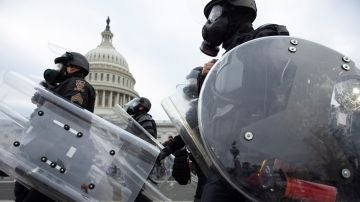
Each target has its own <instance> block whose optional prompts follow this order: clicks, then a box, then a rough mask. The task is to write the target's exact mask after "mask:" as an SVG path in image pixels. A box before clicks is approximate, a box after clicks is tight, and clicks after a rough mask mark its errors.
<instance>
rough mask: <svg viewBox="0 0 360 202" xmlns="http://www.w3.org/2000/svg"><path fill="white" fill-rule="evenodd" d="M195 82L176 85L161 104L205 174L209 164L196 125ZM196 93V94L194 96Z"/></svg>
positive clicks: (196, 100) (196, 99) (196, 101)
mask: <svg viewBox="0 0 360 202" xmlns="http://www.w3.org/2000/svg"><path fill="white" fill-rule="evenodd" d="M196 89H197V87H196V86H195V83H194V82H192V83H188V84H184V85H178V86H177V90H176V92H175V93H174V94H173V95H171V96H169V97H167V98H165V99H164V100H162V102H161V105H162V107H163V108H164V110H165V112H166V113H167V115H168V116H169V118H170V120H171V122H172V123H173V124H174V126H175V128H176V129H177V131H178V133H179V135H180V136H181V138H182V139H183V141H184V142H185V143H186V146H187V148H188V149H189V150H190V152H191V154H192V155H193V157H194V159H195V160H196V163H197V164H198V165H199V167H200V169H201V170H202V171H203V173H204V174H205V175H207V173H208V169H209V167H210V165H211V161H210V158H209V157H208V155H207V154H206V151H205V148H204V145H203V142H202V140H201V137H200V133H199V127H198V116H197V110H198V98H197V92H196ZM195 95H196V96H195Z"/></svg>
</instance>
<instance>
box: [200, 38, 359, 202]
mask: <svg viewBox="0 0 360 202" xmlns="http://www.w3.org/2000/svg"><path fill="white" fill-rule="evenodd" d="M359 106H360V75H359V70H358V69H357V68H356V67H355V64H354V63H353V62H352V61H351V60H350V59H349V58H348V57H345V56H344V55H342V54H340V53H338V52H336V51H334V50H331V49H329V48H326V47H324V46H322V45H319V44H316V43H313V42H310V41H306V40H303V39H297V38H292V37H266V38H261V39H257V40H253V41H250V42H247V43H244V44H242V45H240V46H238V47H236V48H234V49H233V50H231V51H230V52H228V53H226V54H225V55H224V56H223V57H222V58H221V59H220V60H219V61H218V62H217V63H216V64H215V66H214V67H213V68H212V70H211V71H210V73H209V74H208V76H207V78H206V80H205V82H204V85H203V88H202V91H201V93H200V98H199V111H198V113H199V127H200V133H201V135H202V138H203V142H204V145H205V148H206V152H207V154H208V155H209V156H210V158H211V161H212V163H213V164H214V166H215V168H216V170H217V171H218V172H219V173H220V174H221V176H222V177H223V178H225V179H226V181H227V182H228V183H229V184H230V185H232V187H233V188H235V189H236V190H237V191H239V192H240V193H241V194H243V195H245V196H246V197H248V198H249V199H251V200H253V201H317V202H319V201H322V202H323V201H357V200H359V198H360V192H359V185H360V180H359V179H360V178H359V177H360V176H359V173H360V172H359V171H360V170H359V169H360V167H359V160H360V159H359V158H360V127H359V125H360V124H359V123H360V119H359V118H360V116H359V114H360V111H359V110H360V108H359ZM240 193H239V194H240Z"/></svg>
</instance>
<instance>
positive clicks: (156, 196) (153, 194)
mask: <svg viewBox="0 0 360 202" xmlns="http://www.w3.org/2000/svg"><path fill="white" fill-rule="evenodd" d="M104 119H106V120H109V121H110V122H112V123H114V124H115V125H117V126H119V127H120V128H122V129H124V130H126V131H127V132H129V133H131V134H133V135H135V136H137V137H139V138H141V139H143V140H144V141H146V142H148V143H149V144H151V145H154V146H155V147H157V148H158V149H159V150H161V149H163V148H164V146H163V145H162V144H161V143H160V142H159V141H158V140H157V139H155V138H154V137H153V136H152V135H151V134H150V133H149V132H147V131H146V130H145V129H144V128H143V127H142V126H141V125H140V124H139V123H138V122H137V121H136V120H134V119H133V118H132V117H131V116H130V115H129V114H128V113H127V112H126V111H125V109H124V108H122V107H121V106H120V105H115V107H113V113H112V114H109V115H107V116H104ZM173 164H174V156H173V155H170V156H168V157H166V158H165V159H164V160H163V161H162V162H161V164H157V163H156V164H155V165H154V168H153V169H152V171H151V172H150V175H149V177H148V180H147V183H146V184H145V187H144V188H143V193H144V194H145V195H146V196H147V197H149V198H150V199H152V200H155V201H164V200H168V199H167V198H166V196H164V195H163V194H162V193H161V192H159V188H160V187H162V186H167V180H168V179H169V177H171V169H172V165H173Z"/></svg>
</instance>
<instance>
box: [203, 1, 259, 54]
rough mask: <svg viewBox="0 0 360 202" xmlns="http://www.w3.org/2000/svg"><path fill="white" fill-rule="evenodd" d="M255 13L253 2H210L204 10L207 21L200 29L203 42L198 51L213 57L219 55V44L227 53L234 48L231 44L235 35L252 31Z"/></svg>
mask: <svg viewBox="0 0 360 202" xmlns="http://www.w3.org/2000/svg"><path fill="white" fill-rule="evenodd" d="M256 11H257V10H256V4H255V1H253V0H231V1H230V0H212V1H210V2H209V3H208V4H207V5H206V6H205V8H204V14H205V16H206V18H207V21H206V23H205V25H204V26H203V29H202V37H203V39H204V41H203V42H202V44H201V46H200V50H201V51H202V52H203V53H205V54H206V55H209V56H212V57H215V56H216V55H217V54H218V53H219V50H220V48H219V46H220V45H221V44H222V47H223V48H224V49H226V50H227V51H228V50H229V49H231V48H232V47H234V46H233V45H234V44H233V43H234V40H235V39H236V36H237V35H243V34H247V33H248V32H250V31H253V27H252V22H253V21H254V20H255V18H256ZM238 41H242V39H239V40H238ZM243 41H246V40H243Z"/></svg>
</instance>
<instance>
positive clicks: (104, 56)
mask: <svg viewBox="0 0 360 202" xmlns="http://www.w3.org/2000/svg"><path fill="white" fill-rule="evenodd" d="M109 22H110V21H109ZM109 22H108V24H107V26H106V29H105V30H104V31H103V32H102V33H101V36H102V41H101V43H100V45H98V46H97V47H96V48H95V49H93V50H91V51H89V52H88V53H87V54H86V58H87V59H88V60H89V63H90V64H95V63H109V64H111V65H114V66H119V67H120V68H124V69H125V70H129V66H128V64H127V62H126V60H125V58H124V56H122V55H121V54H120V53H119V52H118V51H117V50H116V49H115V48H114V46H113V45H112V38H113V36H114V35H113V33H112V32H111V31H110V26H109Z"/></svg>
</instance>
